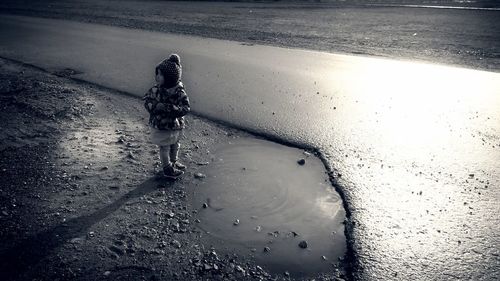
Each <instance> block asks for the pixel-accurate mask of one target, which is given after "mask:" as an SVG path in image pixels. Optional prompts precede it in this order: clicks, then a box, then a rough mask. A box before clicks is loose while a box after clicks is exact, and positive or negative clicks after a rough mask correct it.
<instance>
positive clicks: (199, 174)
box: [194, 173, 207, 179]
mask: <svg viewBox="0 0 500 281" xmlns="http://www.w3.org/2000/svg"><path fill="white" fill-rule="evenodd" d="M194 177H195V178H197V179H203V178H206V177H207V176H205V175H204V174H202V173H195V174H194Z"/></svg>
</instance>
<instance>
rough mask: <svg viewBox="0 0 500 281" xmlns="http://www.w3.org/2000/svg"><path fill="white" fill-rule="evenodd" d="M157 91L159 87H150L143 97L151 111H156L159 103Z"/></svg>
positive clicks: (145, 105) (148, 109)
mask: <svg viewBox="0 0 500 281" xmlns="http://www.w3.org/2000/svg"><path fill="white" fill-rule="evenodd" d="M157 93H158V88H157V87H156V86H155V87H152V88H151V89H149V90H148V91H147V93H146V94H145V95H144V97H143V98H142V99H143V100H144V107H145V108H146V110H147V111H148V112H149V113H152V112H153V111H155V109H156V106H157V105H158V99H157Z"/></svg>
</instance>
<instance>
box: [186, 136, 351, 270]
mask: <svg viewBox="0 0 500 281" xmlns="http://www.w3.org/2000/svg"><path fill="white" fill-rule="evenodd" d="M213 153H214V155H215V158H214V159H213V162H211V163H210V164H209V165H208V166H206V167H203V168H201V169H200V172H202V173H204V174H206V178H204V179H202V180H201V181H200V184H199V185H198V186H196V187H195V190H190V191H189V196H190V199H189V200H190V203H191V204H192V206H193V208H194V209H197V210H198V219H199V220H200V221H201V222H199V223H198V227H199V228H201V229H202V230H203V231H204V232H205V233H206V235H204V237H205V238H204V239H207V240H209V241H207V242H208V243H206V245H214V246H215V247H216V249H218V250H219V251H222V252H224V251H227V253H231V252H236V253H238V254H239V255H240V256H246V257H250V258H253V259H255V261H256V262H257V264H259V265H261V266H263V267H265V268H267V269H268V270H270V271H271V272H272V273H275V274H282V273H284V272H285V271H288V272H289V273H290V274H291V275H292V276H308V275H313V274H318V273H320V272H326V271H329V270H333V268H334V266H336V265H338V263H339V258H342V257H343V256H344V254H345V251H346V241H345V237H344V225H343V224H342V221H343V220H344V217H345V212H344V209H343V207H342V201H341V199H340V196H339V195H338V194H337V193H336V191H335V190H334V189H333V188H332V186H331V185H330V182H329V180H328V176H327V175H326V174H325V169H324V166H323V164H322V162H321V161H320V160H319V159H318V158H317V157H315V156H312V155H310V156H307V155H305V154H304V153H303V151H302V150H299V149H295V148H290V147H286V146H283V145H279V144H276V143H272V142H269V141H264V140H258V139H237V140H234V141H233V142H231V143H225V144H221V145H219V147H218V148H217V149H216V150H215V151H214V152H213ZM301 158H305V159H306V163H305V165H303V166H301V165H299V164H298V163H297V160H299V159H301ZM204 203H206V204H207V205H208V206H205V207H206V208H204V207H203V204H204ZM236 220H238V222H237V223H236ZM297 234H298V235H297ZM303 240H305V241H307V244H308V247H307V248H306V249H303V248H300V247H299V243H300V242H301V241H303ZM265 247H269V249H270V251H264V249H265Z"/></svg>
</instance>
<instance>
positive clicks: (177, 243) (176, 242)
mask: <svg viewBox="0 0 500 281" xmlns="http://www.w3.org/2000/svg"><path fill="white" fill-rule="evenodd" d="M170 244H172V246H174V247H176V248H177V249H180V248H181V242H179V241H177V240H173V241H172V242H171V243H170Z"/></svg>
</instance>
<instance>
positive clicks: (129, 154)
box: [127, 151, 136, 159]
mask: <svg viewBox="0 0 500 281" xmlns="http://www.w3.org/2000/svg"><path fill="white" fill-rule="evenodd" d="M127 157H128V158H130V159H135V158H136V157H135V155H134V154H133V153H132V151H129V152H128V155H127Z"/></svg>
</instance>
